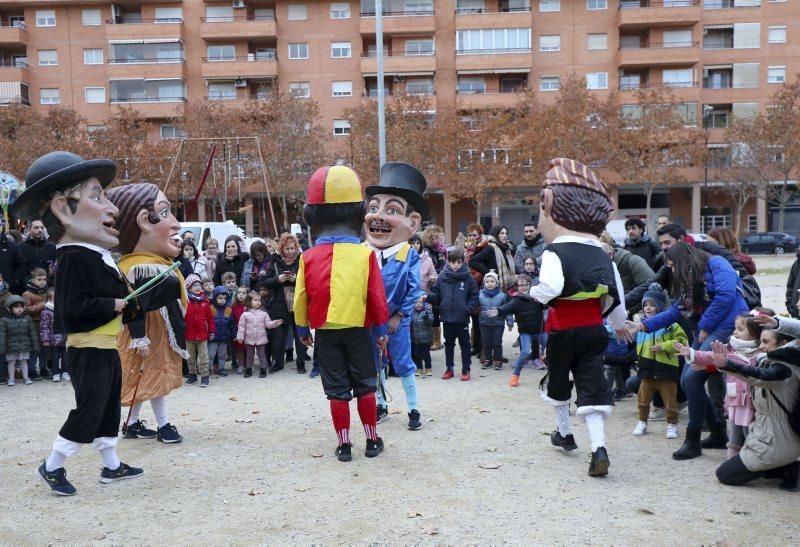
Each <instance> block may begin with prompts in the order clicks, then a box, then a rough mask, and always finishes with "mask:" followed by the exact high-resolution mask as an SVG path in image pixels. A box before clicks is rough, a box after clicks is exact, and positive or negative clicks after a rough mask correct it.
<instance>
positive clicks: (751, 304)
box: [739, 275, 761, 310]
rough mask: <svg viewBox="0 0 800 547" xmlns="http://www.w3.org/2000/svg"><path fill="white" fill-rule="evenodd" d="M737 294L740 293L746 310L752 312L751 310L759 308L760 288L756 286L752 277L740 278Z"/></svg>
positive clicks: (756, 283)
mask: <svg viewBox="0 0 800 547" xmlns="http://www.w3.org/2000/svg"><path fill="white" fill-rule="evenodd" d="M739 292H741V293H742V296H743V297H744V301H745V302H747V307H748V308H750V309H751V310H752V309H753V308H760V307H761V288H760V287H759V286H758V282H756V278H755V277H753V276H752V275H746V276H744V277H742V284H741V286H740V287H739Z"/></svg>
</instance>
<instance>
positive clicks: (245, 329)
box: [236, 292, 283, 378]
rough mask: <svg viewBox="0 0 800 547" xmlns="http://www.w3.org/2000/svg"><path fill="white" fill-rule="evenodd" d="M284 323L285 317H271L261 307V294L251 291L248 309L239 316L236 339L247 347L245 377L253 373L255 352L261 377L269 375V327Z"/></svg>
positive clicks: (273, 327)
mask: <svg viewBox="0 0 800 547" xmlns="http://www.w3.org/2000/svg"><path fill="white" fill-rule="evenodd" d="M282 324H283V319H275V320H274V321H273V320H272V319H270V318H269V314H268V313H267V312H265V311H264V310H263V309H262V308H261V295H260V294H259V293H257V292H251V293H250V296H248V298H247V311H246V312H244V313H243V314H242V317H241V318H239V328H238V330H237V333H236V340H237V341H238V342H240V343H242V344H244V347H245V355H246V357H245V359H246V361H245V371H244V377H245V378H250V377H251V376H252V375H253V364H254V361H255V354H258V361H259V365H261V372H260V373H259V375H258V377H259V378H265V377H266V376H267V355H266V351H265V350H266V348H267V329H276V328H278V327H280V326H281V325H282Z"/></svg>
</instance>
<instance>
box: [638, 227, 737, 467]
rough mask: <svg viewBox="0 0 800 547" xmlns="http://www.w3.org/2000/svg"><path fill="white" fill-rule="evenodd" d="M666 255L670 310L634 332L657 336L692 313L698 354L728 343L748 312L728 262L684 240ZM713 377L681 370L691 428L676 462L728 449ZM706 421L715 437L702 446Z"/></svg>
mask: <svg viewBox="0 0 800 547" xmlns="http://www.w3.org/2000/svg"><path fill="white" fill-rule="evenodd" d="M664 255H665V256H664V259H665V262H666V265H667V266H668V267H669V268H670V269H671V270H672V275H671V283H670V285H669V287H670V296H671V297H672V299H673V300H672V305H671V306H670V307H669V308H667V309H666V310H664V311H662V312H661V313H658V314H657V315H655V316H653V317H648V318H646V319H644V320H643V321H642V322H641V323H635V324H633V325H634V327H635V330H641V331H645V332H655V331H657V330H658V329H660V328H663V327H667V326H669V325H671V324H672V323H675V322H677V321H678V320H680V319H681V318H682V317H684V316H685V315H687V314H688V315H690V324H691V329H692V332H693V338H694V342H693V343H692V347H693V348H694V349H699V350H701V351H709V350H710V349H711V344H712V342H714V341H715V340H720V341H722V342H723V343H727V342H728V339H729V338H730V336H731V334H732V333H733V327H734V322H735V320H736V316H737V315H739V314H741V313H747V312H748V311H749V310H748V308H747V303H746V302H745V300H744V297H743V296H742V292H741V291H740V290H739V289H740V287H741V280H740V279H739V275H738V274H737V273H736V271H735V270H734V269H733V267H732V266H731V265H730V264H729V263H728V261H726V260H725V259H724V258H722V257H720V256H714V255H710V254H708V253H706V252H704V251H701V250H699V249H697V248H695V247H692V246H691V245H689V244H688V243H686V242H685V241H683V242H679V243H676V244H675V245H672V246H671V247H670V248H669V249H668V250H667V251H666V252H665V253H664ZM699 272H703V274H702V276H700V275H697V274H698V273H699ZM711 376H715V377H717V378H721V374H720V373H719V372H713V373H709V372H706V371H704V370H703V371H698V370H694V369H692V367H688V366H685V367H683V372H682V375H681V386H682V387H683V390H684V392H685V393H686V396H687V399H688V403H689V423H688V424H687V426H686V438H685V441H684V443H683V446H681V447H680V448H679V449H678V450H677V451H676V452H674V453H673V454H672V457H673V458H675V459H676V460H687V459H691V458H696V457H697V456H699V455H701V454H702V448H725V447H726V444H727V442H728V436H727V434H726V432H725V421H724V419H723V418H721V416H720V415H719V413H718V412H717V411H716V409H715V407H714V405H712V403H711V399H710V398H709V395H708V394H707V393H706V389H705V384H706V381H707V380H708V379H709V377H711ZM704 419H705V421H706V423H707V424H708V426H709V428H710V431H711V435H710V436H709V437H708V438H706V439H704V440H703V441H702V443H701V442H700V430H701V427H702V426H703V420H704Z"/></svg>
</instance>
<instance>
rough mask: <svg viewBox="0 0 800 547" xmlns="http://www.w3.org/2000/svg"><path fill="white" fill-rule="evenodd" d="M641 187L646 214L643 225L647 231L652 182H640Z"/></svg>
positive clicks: (648, 228)
mask: <svg viewBox="0 0 800 547" xmlns="http://www.w3.org/2000/svg"><path fill="white" fill-rule="evenodd" d="M642 187H643V189H644V196H645V200H646V201H645V211H646V212H645V215H646V217H647V218H646V219H645V225H646V226H647V231H648V233H649V232H650V202H651V201H652V199H653V185H652V183H649V182H645V183H643V184H642Z"/></svg>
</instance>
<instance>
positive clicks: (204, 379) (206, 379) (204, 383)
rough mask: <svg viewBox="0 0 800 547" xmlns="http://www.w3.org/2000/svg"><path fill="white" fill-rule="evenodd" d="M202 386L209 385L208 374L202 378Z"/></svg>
mask: <svg viewBox="0 0 800 547" xmlns="http://www.w3.org/2000/svg"><path fill="white" fill-rule="evenodd" d="M200 387H208V376H203V377H202V378H200Z"/></svg>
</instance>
